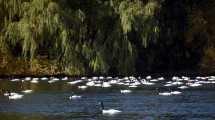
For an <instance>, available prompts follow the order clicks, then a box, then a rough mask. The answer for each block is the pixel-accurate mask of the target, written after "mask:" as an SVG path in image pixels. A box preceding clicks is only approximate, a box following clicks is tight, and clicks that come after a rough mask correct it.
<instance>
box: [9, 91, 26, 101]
mask: <svg viewBox="0 0 215 120" xmlns="http://www.w3.org/2000/svg"><path fill="white" fill-rule="evenodd" d="M22 97H23V95H21V94H18V93H14V94H11V95H9V96H8V98H9V99H10V100H11V99H12V100H17V99H21V98H22Z"/></svg>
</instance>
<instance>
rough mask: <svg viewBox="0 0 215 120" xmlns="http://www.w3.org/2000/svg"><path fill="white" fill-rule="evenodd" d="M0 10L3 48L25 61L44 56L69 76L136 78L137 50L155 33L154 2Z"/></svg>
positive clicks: (30, 0)
mask: <svg viewBox="0 0 215 120" xmlns="http://www.w3.org/2000/svg"><path fill="white" fill-rule="evenodd" d="M0 10H2V11H4V12H1V11H0V18H1V19H2V20H4V22H3V23H1V24H0V26H1V27H2V28H0V30H1V34H0V38H1V45H2V46H1V48H4V49H6V50H7V51H8V52H9V53H11V55H12V56H21V57H22V58H24V59H26V60H29V61H31V60H33V59H36V58H37V57H38V56H40V55H41V52H43V53H44V52H45V53H46V54H47V55H48V58H47V59H49V60H57V63H59V66H60V68H61V70H62V71H63V72H64V73H69V74H73V75H74V74H85V73H100V74H106V73H111V72H113V71H114V73H120V74H129V73H130V74H131V73H135V71H136V68H135V66H136V59H137V57H138V54H137V53H138V51H139V49H137V47H136V45H137V44H141V45H142V46H143V47H147V45H148V43H150V42H151V41H155V40H156V38H157V36H158V33H159V27H158V21H157V19H156V13H157V10H159V2H158V0H144V1H141V0H134V1H130V0H80V1H70V0H63V1H57V0H8V1H5V0H1V1H0ZM14 50H16V52H15V53H14V52H13V51H14ZM14 54H15V55H14Z"/></svg>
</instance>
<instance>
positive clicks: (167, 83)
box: [4, 76, 215, 114]
mask: <svg viewBox="0 0 215 120" xmlns="http://www.w3.org/2000/svg"><path fill="white" fill-rule="evenodd" d="M10 81H12V82H26V81H28V82H30V83H32V84H38V83H39V82H40V81H47V82H48V84H53V83H55V82H58V81H65V82H66V83H67V84H68V85H71V86H75V87H77V88H78V89H80V90H86V89H87V88H89V87H100V88H110V87H112V86H126V87H123V88H126V89H121V90H120V91H119V92H120V93H121V94H129V93H131V92H133V91H134V90H135V89H134V88H137V87H144V86H155V85H157V84H160V85H161V86H162V87H163V88H167V89H166V91H163V90H159V89H158V88H156V89H155V90H156V93H157V95H160V96H171V95H180V94H182V93H183V90H184V89H189V88H194V87H201V86H203V85H204V84H215V76H206V77H200V76H198V77H195V78H191V77H186V76H181V77H178V76H173V77H171V78H170V79H165V78H164V77H158V78H153V77H152V76H146V77H133V76H129V77H122V78H120V77H110V76H109V77H103V76H100V77H81V78H79V79H75V80H74V79H71V78H69V77H62V78H57V77H41V78H36V77H25V78H14V79H11V80H10ZM170 88H171V89H172V88H174V89H176V90H174V91H172V90H171V89H170ZM32 92H33V90H28V89H27V90H23V91H21V92H19V93H15V92H12V91H9V90H6V91H4V96H6V97H8V98H9V99H10V100H17V99H21V98H23V97H24V95H25V94H29V93H32ZM81 98H82V96H81V95H75V94H73V95H71V96H68V99H69V100H74V99H81ZM102 106H103V103H102ZM119 112H120V111H118V110H114V109H109V110H104V109H103V107H102V113H103V114H108V113H109V114H114V113H119Z"/></svg>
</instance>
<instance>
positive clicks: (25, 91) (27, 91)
mask: <svg viewBox="0 0 215 120" xmlns="http://www.w3.org/2000/svg"><path fill="white" fill-rule="evenodd" d="M22 92H23V93H26V94H28V93H32V92H33V90H23V91H22Z"/></svg>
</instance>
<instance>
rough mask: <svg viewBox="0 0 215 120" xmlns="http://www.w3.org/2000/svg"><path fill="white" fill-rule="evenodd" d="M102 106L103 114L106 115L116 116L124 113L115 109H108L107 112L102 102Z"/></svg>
mask: <svg viewBox="0 0 215 120" xmlns="http://www.w3.org/2000/svg"><path fill="white" fill-rule="evenodd" d="M100 105H101V112H102V114H104V115H114V114H118V113H121V112H122V111H120V110H115V109H107V110H105V109H104V104H103V102H102V101H101V102H100Z"/></svg>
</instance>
